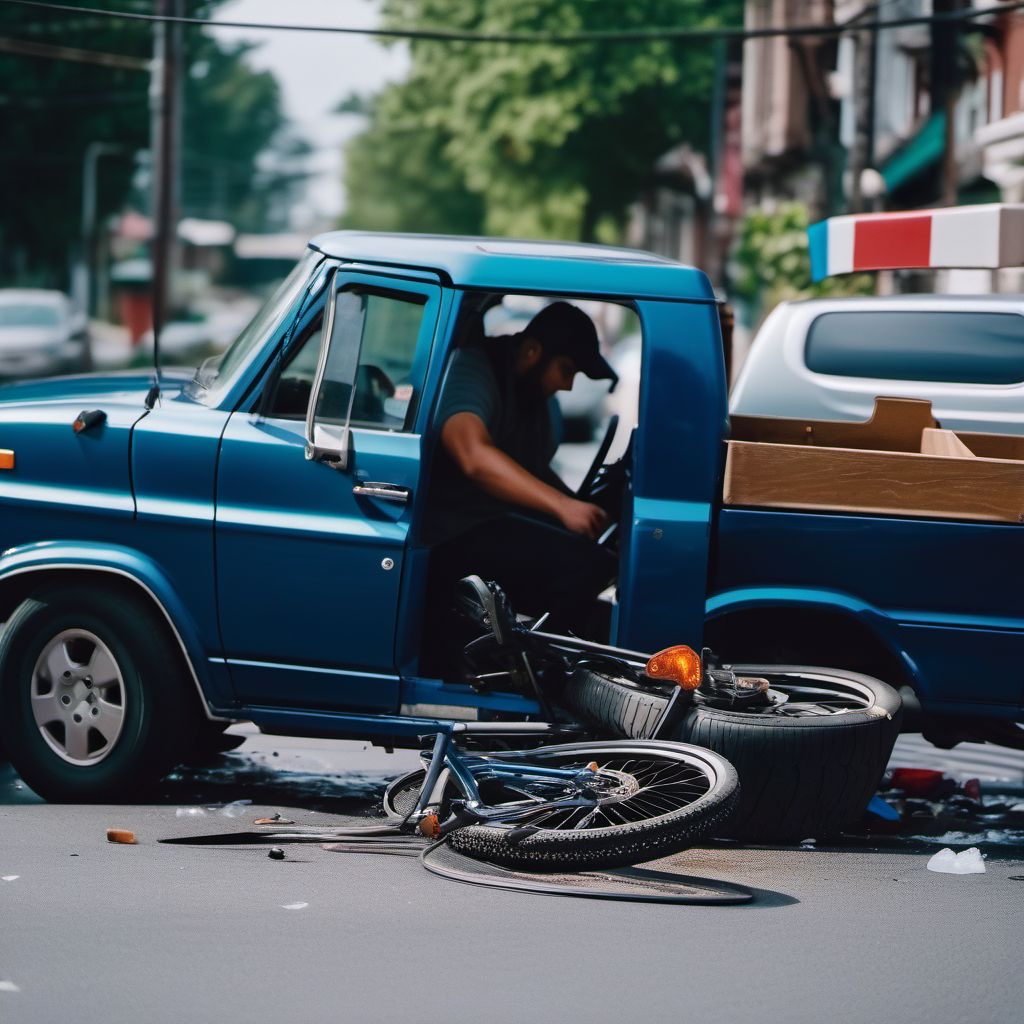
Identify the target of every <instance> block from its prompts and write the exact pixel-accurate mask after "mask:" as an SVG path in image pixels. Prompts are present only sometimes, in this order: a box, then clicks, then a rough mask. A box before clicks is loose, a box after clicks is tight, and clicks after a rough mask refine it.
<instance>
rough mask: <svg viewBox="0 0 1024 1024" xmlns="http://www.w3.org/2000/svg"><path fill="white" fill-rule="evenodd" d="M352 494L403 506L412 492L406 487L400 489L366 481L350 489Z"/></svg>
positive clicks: (392, 485)
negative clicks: (393, 502)
mask: <svg viewBox="0 0 1024 1024" xmlns="http://www.w3.org/2000/svg"><path fill="white" fill-rule="evenodd" d="M352 493H353V494H358V495H360V496H361V497H364V498H378V499H380V500H381V501H397V502H400V503H401V504H403V505H404V504H405V503H406V502H407V501H408V500H409V495H410V494H411V493H412V492H411V491H410V490H409V488H408V487H402V486H400V485H399V484H384V483H379V482H378V481H376V480H367V481H365V482H364V483H361V484H356V485H355V487H353V488H352Z"/></svg>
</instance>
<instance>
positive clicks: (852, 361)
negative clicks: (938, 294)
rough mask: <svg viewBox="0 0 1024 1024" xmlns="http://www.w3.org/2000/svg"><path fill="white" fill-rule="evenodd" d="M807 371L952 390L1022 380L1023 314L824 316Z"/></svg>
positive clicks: (816, 325) (814, 331)
mask: <svg viewBox="0 0 1024 1024" xmlns="http://www.w3.org/2000/svg"><path fill="white" fill-rule="evenodd" d="M804 358H805V360H806V363H807V368H808V369H809V370H812V371H813V372H814V373H828V374H833V375H835V376H839V377H877V378H880V379H883V380H923V381H936V382H942V383H952V384H1020V383H1021V382H1024V316H1020V315H1019V314H1017V313H986V312H977V313H971V312H956V313H953V312H950V313H946V312H941V311H938V310H921V311H916V310H898V311H897V310H893V311H892V312H889V311H867V310H858V311H856V312H853V311H851V312H839V313H822V315H821V316H819V317H817V319H815V320H814V322H813V323H812V324H811V328H810V330H809V331H808V332H807V348H806V350H805V357H804Z"/></svg>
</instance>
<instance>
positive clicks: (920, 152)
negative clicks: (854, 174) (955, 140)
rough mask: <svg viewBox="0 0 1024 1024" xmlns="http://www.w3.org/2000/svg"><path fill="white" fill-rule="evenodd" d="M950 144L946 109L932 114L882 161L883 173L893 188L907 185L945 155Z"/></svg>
mask: <svg viewBox="0 0 1024 1024" xmlns="http://www.w3.org/2000/svg"><path fill="white" fill-rule="evenodd" d="M945 147H946V113H945V111H943V110H940V111H939V112H938V113H936V114H932V116H931V117H929V118H928V120H927V121H925V123H924V124H923V125H922V126H921V130H920V131H919V132H918V133H917V134H916V135H915V136H914V137H913V138H912V139H911V140H910V141H909V142H908V143H906V145H904V146H903V147H902V148H901V149H898V150H897V151H896V152H895V153H893V155H892V156H891V157H889V159H888V160H886V162H885V163H884V164H883V165H882V177H883V178H884V179H885V187H886V189H887V190H888V191H889V192H895V191H896V189H898V188H900V187H901V186H903V185H905V184H906V183H907V182H908V181H910V180H911V179H913V178H916V177H917V176H918V175H919V174H921V173H922V172H923V171H926V170H928V168H929V167H931V166H932V165H933V164H934V163H936V161H938V160H941V159H942V151H943V150H944V149H945Z"/></svg>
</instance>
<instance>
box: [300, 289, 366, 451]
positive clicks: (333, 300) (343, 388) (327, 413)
mask: <svg viewBox="0 0 1024 1024" xmlns="http://www.w3.org/2000/svg"><path fill="white" fill-rule="evenodd" d="M337 274H338V272H337V271H335V272H334V275H333V277H332V279H331V285H330V289H329V291H328V296H327V309H326V311H325V313H324V333H323V343H322V345H321V347H320V357H319V359H318V361H317V368H316V376H315V378H314V379H313V390H312V394H311V395H310V401H309V407H308V409H307V410H306V458H307V459H312V460H316V461H317V462H326V463H328V464H329V465H331V466H333V467H334V468H335V469H338V470H342V471H344V470H346V469H348V466H349V463H350V462H351V458H352V429H351V426H350V423H351V419H352V402H353V400H354V398H355V383H356V372H357V370H358V367H359V350H360V346H361V342H362V336H363V323H364V321H365V318H366V298H365V296H363V295H361V294H360V293H359V292H356V291H342V292H339V291H338V290H337Z"/></svg>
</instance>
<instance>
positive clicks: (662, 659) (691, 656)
mask: <svg viewBox="0 0 1024 1024" xmlns="http://www.w3.org/2000/svg"><path fill="white" fill-rule="evenodd" d="M645 671H646V672H647V674H648V675H649V676H650V677H651V678H652V679H667V680H670V681H671V682H673V683H675V684H676V685H677V686H680V687H682V688H683V689H684V690H696V689H697V687H698V686H700V684H701V679H702V678H703V673H702V670H701V664H700V655H699V654H698V653H697V652H696V651H695V650H694V649H693V648H692V647H687V646H686V645H685V644H680V645H679V646H678V647H666V648H665V649H664V650H663V651H658V653H657V654H652V655H651V657H650V658H649V659H648V661H647V668H646V670H645Z"/></svg>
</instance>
